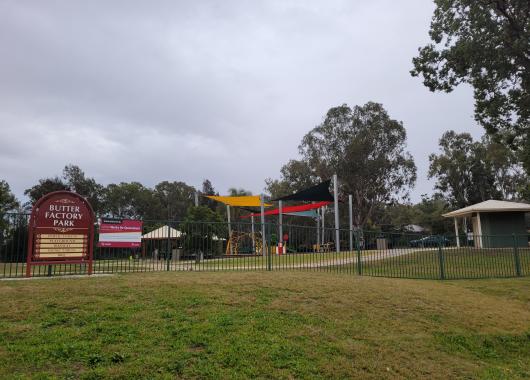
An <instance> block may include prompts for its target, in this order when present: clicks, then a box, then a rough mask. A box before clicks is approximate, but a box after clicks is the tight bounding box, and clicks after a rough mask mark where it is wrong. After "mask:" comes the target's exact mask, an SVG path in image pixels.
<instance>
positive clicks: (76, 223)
mask: <svg viewBox="0 0 530 380" xmlns="http://www.w3.org/2000/svg"><path fill="white" fill-rule="evenodd" d="M93 237H94V211H93V210H92V207H91V206H90V204H89V203H88V202H87V200H86V199H85V198H83V197H82V196H80V195H79V194H76V193H73V192H71V191H56V192H53V193H49V194H47V195H45V196H44V197H42V198H41V199H39V200H38V201H37V203H35V205H34V206H33V210H32V211H31V218H30V227H29V241H28V257H27V266H26V276H27V277H29V276H31V267H32V266H33V265H51V264H87V265H88V274H91V273H92V251H93V247H92V244H93Z"/></svg>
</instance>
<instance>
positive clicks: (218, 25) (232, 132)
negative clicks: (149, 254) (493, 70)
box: [0, 0, 482, 200]
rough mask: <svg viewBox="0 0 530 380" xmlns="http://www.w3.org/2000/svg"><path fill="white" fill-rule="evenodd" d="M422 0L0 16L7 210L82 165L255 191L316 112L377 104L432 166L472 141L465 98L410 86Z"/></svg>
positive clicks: (421, 162) (124, 7) (7, 12)
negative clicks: (451, 135) (452, 141)
mask: <svg viewBox="0 0 530 380" xmlns="http://www.w3.org/2000/svg"><path fill="white" fill-rule="evenodd" d="M433 10H434V4H433V3H432V1H429V0H402V1H395V0H372V1H362V2H361V1H351V0H347V1H331V0H327V1H320V0H315V1H309V0H303V1H302V0H300V1H294V0H293V1H290V0H277V1H274V0H267V1H265V0H263V1H244V0H240V1H231V0H223V1H214V0H211V1H206V0H204V1H173V0H171V1H129V0H127V1H94V0H91V1H72V0H64V1H52V0H47V1H39V0H33V1H25V0H12V1H10V0H0V130H1V135H0V179H5V180H7V181H8V182H9V184H10V185H11V187H12V190H13V191H14V192H15V194H16V195H17V196H19V197H21V196H22V193H23V191H24V189H26V188H28V187H30V186H32V185H33V184H35V183H36V181H37V180H38V179H39V178H43V177H49V176H54V175H57V174H60V173H61V171H62V168H63V167H64V165H65V164H68V163H73V164H76V165H79V166H80V167H81V168H82V169H83V170H84V171H85V173H86V174H87V175H88V176H90V177H94V178H95V179H96V180H97V181H98V182H100V183H102V184H108V183H111V182H121V181H126V182H128V181H140V182H142V183H143V184H145V185H148V186H153V185H155V184H156V183H158V182H160V181H162V180H171V181H172V180H180V181H185V182H186V183H188V184H190V185H193V186H198V187H200V185H201V183H202V181H203V179H205V178H208V179H210V180H211V181H212V183H213V185H214V187H215V188H216V189H217V190H218V191H219V192H220V193H225V192H226V190H227V189H228V188H229V187H232V186H236V187H242V188H245V189H249V190H251V191H253V192H254V193H259V192H261V191H262V190H263V187H264V179H265V178H267V177H273V178H277V177H278V176H279V170H280V167H281V166H282V164H284V163H285V162H287V160H289V159H290V158H297V155H298V150H297V146H298V144H299V143H300V140H301V138H302V136H303V135H304V134H305V133H307V132H308V131H309V130H310V129H311V128H313V127H314V126H316V125H317V124H319V123H320V122H321V121H322V119H323V117H324V115H325V113H326V111H327V110H328V109H329V108H330V107H333V106H337V105H340V104H343V103H347V104H348V105H350V106H353V105H356V104H358V105H361V104H364V103H366V102H367V101H376V102H380V103H383V105H384V107H385V108H386V109H387V110H388V112H389V114H390V116H391V117H392V118H394V119H397V120H401V121H403V123H404V125H405V128H406V129H407V134H408V150H409V151H410V152H411V153H412V155H413V156H414V159H415V161H416V165H417V167H418V182H417V185H416V187H415V189H414V190H413V191H412V199H413V200H418V199H419V198H420V194H423V193H431V192H432V182H430V181H428V180H427V169H428V155H429V153H431V152H434V151H436V150H437V144H438V139H439V138H440V136H441V134H442V133H443V132H444V131H446V130H448V129H454V130H457V131H467V132H470V133H472V135H474V136H475V137H478V136H480V135H481V134H482V130H481V128H480V127H478V126H477V125H476V123H475V122H474V120H473V99H472V92H471V90H470V89H469V88H465V87H462V88H458V89H457V90H456V91H455V92H453V93H451V94H443V93H441V94H433V93H430V92H429V91H428V89H427V88H425V87H424V86H423V85H422V84H421V80H419V79H418V78H412V77H411V76H410V74H409V71H410V69H411V68H412V64H411V59H412V57H413V56H414V55H415V54H416V52H417V48H418V47H419V46H420V45H423V44H425V43H427V42H428V28H429V23H430V19H431V15H432V12H433Z"/></svg>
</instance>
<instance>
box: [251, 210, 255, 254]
mask: <svg viewBox="0 0 530 380" xmlns="http://www.w3.org/2000/svg"><path fill="white" fill-rule="evenodd" d="M250 221H251V228H252V253H256V235H254V234H255V231H254V215H252V216H251V217H250Z"/></svg>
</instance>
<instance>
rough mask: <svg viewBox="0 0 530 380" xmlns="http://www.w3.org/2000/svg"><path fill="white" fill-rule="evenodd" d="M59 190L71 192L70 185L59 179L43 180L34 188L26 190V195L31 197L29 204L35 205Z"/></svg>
mask: <svg viewBox="0 0 530 380" xmlns="http://www.w3.org/2000/svg"><path fill="white" fill-rule="evenodd" d="M59 190H69V187H68V184H66V183H65V182H64V181H63V180H62V179H61V178H59V177H53V178H43V179H39V183H37V184H36V185H34V186H33V187H30V188H29V189H26V190H25V191H24V195H27V196H28V197H29V203H30V205H33V204H35V202H37V201H38V200H39V199H40V198H42V197H43V196H44V195H46V194H48V193H51V192H52V191H59Z"/></svg>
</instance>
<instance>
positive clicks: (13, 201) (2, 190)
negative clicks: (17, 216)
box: [0, 180, 20, 217]
mask: <svg viewBox="0 0 530 380" xmlns="http://www.w3.org/2000/svg"><path fill="white" fill-rule="evenodd" d="M19 206H20V204H19V203H18V200H17V198H16V197H15V195H14V194H13V193H12V192H11V188H10V187H9V184H8V183H7V182H6V181H4V180H0V217H3V216H4V215H5V214H7V213H8V212H12V211H15V210H16V209H17V208H18V207H19Z"/></svg>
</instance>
